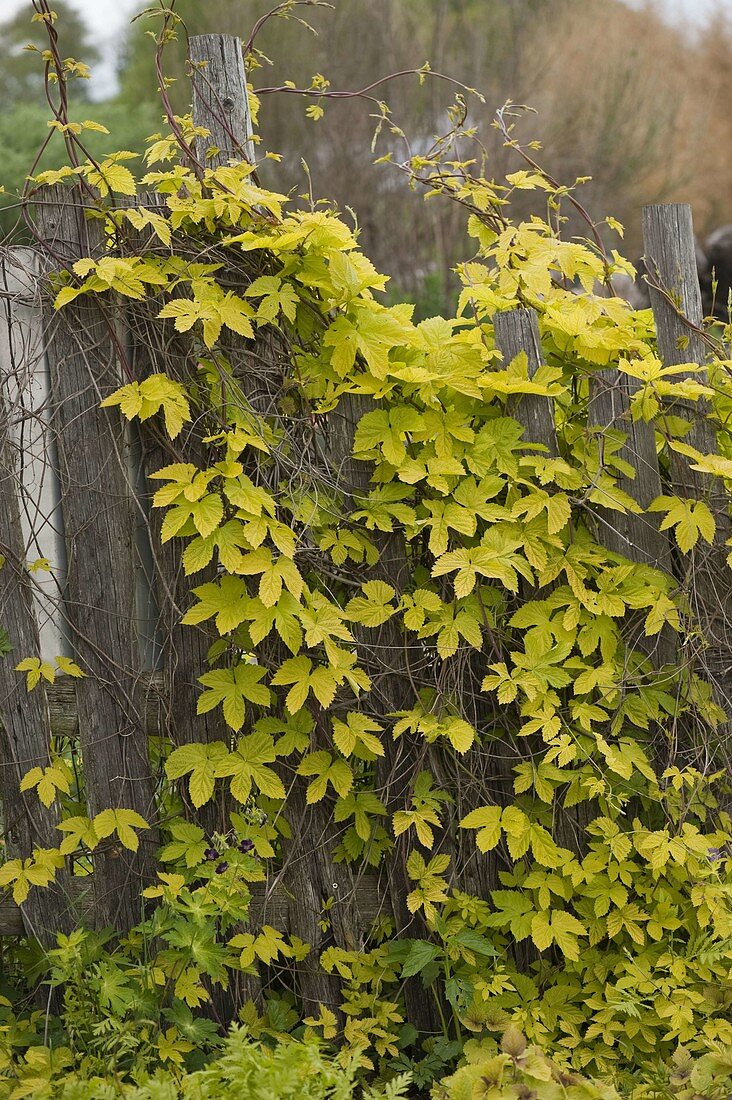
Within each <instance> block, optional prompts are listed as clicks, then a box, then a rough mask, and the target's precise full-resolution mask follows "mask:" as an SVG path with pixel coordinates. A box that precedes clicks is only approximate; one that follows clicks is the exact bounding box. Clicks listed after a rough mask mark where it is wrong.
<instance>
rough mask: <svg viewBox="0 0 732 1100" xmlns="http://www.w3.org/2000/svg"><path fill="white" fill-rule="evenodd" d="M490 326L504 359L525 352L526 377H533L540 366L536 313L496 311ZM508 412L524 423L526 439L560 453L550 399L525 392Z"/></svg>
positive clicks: (519, 310)
mask: <svg viewBox="0 0 732 1100" xmlns="http://www.w3.org/2000/svg"><path fill="white" fill-rule="evenodd" d="M493 328H494V331H495V335H496V345H497V347H498V348H499V350H500V352H501V354H502V355H503V360H504V362H505V363H506V364H508V363H510V362H512V361H513V360H514V359H515V358H516V356H517V355H520V354H521V353H522V352H524V353H525V355H526V357H527V359H528V364H529V378H533V377H534V375H535V374H536V372H537V370H538V369H539V367H540V366H542V365H543V359H542V354H541V341H540V339H539V322H538V319H537V316H536V312H535V311H534V310H533V309H510V310H505V311H504V312H502V313H496V315H495V317H494V318H493ZM511 415H512V416H513V417H514V418H515V419H516V420H518V422H519V424H523V426H524V431H525V435H526V439H527V440H528V441H530V442H531V443H543V444H544V446H545V447H546V448H547V450H548V452H549V454H550V455H552V456H556V455H557V454H558V453H559V451H558V448H557V433H556V430H555V427H554V412H553V410H552V403H551V400H550V398H548V397H541V396H540V395H539V394H532V393H524V394H522V395H521V397H520V398H519V400H518V401H517V402H516V405H515V407H514V408H512V409H511Z"/></svg>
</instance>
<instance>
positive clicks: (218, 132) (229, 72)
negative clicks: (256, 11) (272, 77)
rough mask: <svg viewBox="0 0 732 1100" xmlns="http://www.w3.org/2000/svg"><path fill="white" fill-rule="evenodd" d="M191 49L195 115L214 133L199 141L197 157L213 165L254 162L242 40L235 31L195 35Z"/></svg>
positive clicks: (199, 123)
mask: <svg viewBox="0 0 732 1100" xmlns="http://www.w3.org/2000/svg"><path fill="white" fill-rule="evenodd" d="M189 48H190V63H191V82H192V84H193V118H194V120H195V122H196V125H197V126H200V125H203V126H205V127H206V129H207V130H209V132H210V137H207V138H202V139H198V140H197V143H196V145H197V148H196V155H197V157H198V158H199V160H200V161H201V163H202V164H205V165H206V166H208V167H211V168H218V167H219V166H220V165H222V164H228V162H229V161H230V160H241V159H244V160H248V161H249V162H250V164H253V163H254V142H253V140H252V116H251V111H250V109H249V97H248V95H247V90H246V74H245V71H244V60H243V58H242V52H241V41H240V39H238V38H237V37H235V36H234V35H231V34H200V35H194V36H192V37H191V39H190V47H189Z"/></svg>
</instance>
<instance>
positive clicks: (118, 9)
mask: <svg viewBox="0 0 732 1100" xmlns="http://www.w3.org/2000/svg"><path fill="white" fill-rule="evenodd" d="M202 2H203V3H205V0H202ZM581 2H582V0H578V3H581ZM69 3H70V5H71V6H72V7H74V8H76V9H77V11H79V12H80V13H81V14H82V15H83V16H84V18H85V19H86V21H87V23H88V25H89V28H90V30H91V33H92V36H93V38H94V40H95V42H96V43H97V45H98V46H99V48H100V50H101V52H102V57H103V59H104V60H103V62H102V64H101V65H100V66H98V68H97V70H96V72H95V79H94V95H95V97H97V98H102V97H103V96H105V95H108V94H110V92H113V91H114V70H115V63H116V60H117V57H118V54H119V43H120V38H121V35H122V33H123V32H124V28H125V27H126V25H127V23H128V21H129V19H130V16H131V14H132V13H133V12H134V11H139V9H140V8H141V7H142V6H143V4H142V3H141V0H69ZM364 3H368V0H364ZM626 3H629V4H630V5H631V6H634V7H635V6H640V4H641V3H642V0H626ZM656 4H657V7H658V9H659V11H660V12H662V13H663V14H664V15H665V16H666V17H667V18H669V19H671V20H674V21H683V22H688V23H689V24H691V25H692V26H693V25H695V24H699V23H703V22H705V20H706V19H707V18H708V17H709V16H710V15H711V14H712V12H714V11H715V10H717V9H718V8H720V7H721V8H722V9H723V10H725V11H728V12H729V14H730V15H731V16H732V0H656ZM23 8H25V9H27V10H28V13H29V18H30V16H31V14H32V11H33V7H32V3H31V0H0V19H5V18H7V17H9V16H11V15H14V14H15V13H16V12H17V11H20V10H22V9H23Z"/></svg>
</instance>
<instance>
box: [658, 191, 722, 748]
mask: <svg viewBox="0 0 732 1100" xmlns="http://www.w3.org/2000/svg"><path fill="white" fill-rule="evenodd" d="M643 240H644V249H645V261H644V262H645V268H646V272H647V280H648V284H649V290H650V296H651V306H652V308H653V315H654V319H655V322H656V333H657V338H658V350H659V354H660V356H661V359H662V360H663V363H664V365H665V366H676V365H680V364H683V363H699V364H704V362H705V361H706V360H707V359H708V350H707V347H706V345H705V342H704V340H703V338H702V336H701V335H700V333H699V331H698V329H699V327H700V326H701V323H702V319H703V311H702V301H701V290H700V288H699V278H698V275H697V267H696V251H695V243H694V227H693V221H692V214H691V207H690V206H688V205H686V204H668V205H652V206H646V207H644V209H643ZM691 376H692V377H695V378H697V379H698V380H699V381H701V382H704V381H706V376H705V373H702V374H693V375H691ZM681 377H683V375H682V376H681ZM673 411H674V412H676V413H678V414H679V415H682V416H684V417H685V418H686V419H688V420H689V421H690V423H691V428H690V431H689V432H688V434H687V435H686V436H685V437H684V442H686V443H688V444H690V445H691V446H692V447H695V448H696V449H697V450H698V451H701V452H702V453H703V454H711V453H714V452H716V450H717V443H716V437H715V431H714V424H713V422H712V420H711V419H710V417H709V413H708V407H707V406H706V404H705V403H704V402H695V403H693V404H692V403H686V404H682V403H679V402H676V403H675V404H674V408H673ZM669 464H670V476H671V483H672V491H673V492H674V493H675V494H676V495H678V496H681V497H686V498H691V499H701V500H705V501H706V502H707V504H708V505H709V507H710V508H711V510H712V512H713V513H714V516H715V520H716V524H717V531H716V536H715V539H714V543H713V545H712V546H708V545H707V543H705V542H703V540H700V541H699V542H698V543H697V545H696V547H695V548H694V550H693V551H692V553H691V555H690V556H689V558H685V559H683V560H682V561H681V562H680V565H679V570H680V579H681V582H682V584H683V586H684V587H685V589H686V590H687V595H688V597H689V600H690V603H691V605H692V610H693V613H694V615H695V617H696V619H697V621H698V622H699V624H700V626H701V632H702V636H703V638H704V641H705V643H706V647H707V648H706V651H705V652H703V653H701V654H700V658H701V661H702V663H703V665H704V668H705V672H706V675H707V676H708V677H709V679H710V681H711V683H712V686H713V688H714V692H715V697H716V699H717V702H718V703H719V704H720V705H721V706H722V707H724V709H725V710H726V711H727V713H728V715H729V714H732V632H731V630H730V622H729V607H730V588H731V585H730V570H729V567H728V566H727V563H726V549H725V545H724V543H725V541H726V539H727V537H728V536H729V532H730V522H729V515H728V511H727V508H728V504H727V496H726V493H725V491H724V486H723V485H722V484H721V482H720V481H719V480H718V479H716V478H713V477H710V476H709V475H707V474H704V473H700V472H699V471H696V470H692V469H691V462H690V460H689V459H687V458H686V457H684V456H683V455H680V454H677V453H676V452H675V451H673V450H671V451H670V453H669ZM681 571H683V573H682V572H681ZM727 730H728V734H729V733H730V732H732V731H730V723H728V724H727Z"/></svg>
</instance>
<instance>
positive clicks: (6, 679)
mask: <svg viewBox="0 0 732 1100" xmlns="http://www.w3.org/2000/svg"><path fill="white" fill-rule="evenodd" d="M5 274H6V273H5V271H4V269H3V270H2V271H0V278H2V281H3V284H4V283H5ZM11 309H12V306H11V304H10V301H9V300H8V302H7V303H6V310H7V314H6V316H5V317H4V318H3V320H4V321H5V323H7V324H8V326H9V327H10V326H11V325H12V316H11ZM10 373H11V363H10V362H7V361H5V360H4V359H3V361H2V362H0V555H2V558H3V559H4V561H3V562H2V568H0V623H1V624H2V627H3V630H4V631H5V632H6V634H7V637H8V642H9V644H10V645H11V646H12V649H11V651H10V653H8V654H5V655H4V656H2V655H0V761H1V764H0V796H1V797H2V804H3V827H4V828H3V831H4V836H5V842H6V848H7V854H8V856H9V857H10V858H11V859H28V858H29V857H30V856H31V855H32V853H33V850H34V849H35V848H56V847H58V844H59V840H60V834H59V832H58V831H57V829H56V825H57V824H58V820H59V817H58V806H57V804H56V803H54V804H53V805H52V806H51V808H50V809H47V808H46V807H45V806H44V805H43V804H42V803H41V801H40V800H39V798H38V795H37V793H36V791H35V790H34V789H31V790H30V791H26V792H25V793H23V792H21V790H20V781H21V779H22V778H23V776H24V775H25V774H26V773H27V772H29V771H30V770H31V768H35V767H42V768H43V767H47V766H48V764H49V754H50V747H51V717H50V712H49V707H48V697H47V694H46V684H45V681H44V680H43V679H41V682H40V683H39V684H38V685H37V686H36V687H35V688H34V689H33V691H31V692H28V691H26V682H25V676H24V675H23V674H22V673H19V672H16V671H15V670H14V669H15V665H16V664H17V663H18V662H19V661H20V660H22V659H23V658H24V657H38V656H39V655H40V637H39V631H38V622H37V619H36V614H35V608H34V600H33V581H32V578H31V575H30V574H29V573H28V570H27V568H26V548H25V544H24V540H23V536H22V528H21V520H20V500H19V493H18V484H19V481H20V478H19V466H20V461H19V459H20V456H19V454H18V450H17V447H16V446H15V445H14V440H13V432H12V430H11V423H10V406H9V403H8V401H7V399H6V397H5V393H6V389H7V387H6V383H7V382H8V380H9V377H10ZM67 880H68V876H67V875H66V874H65V873H64V872H63V871H61V872H59V874H58V876H57V880H56V883H55V884H54V886H52V887H49V888H47V889H44V890H31V892H30V894H29V896H28V899H27V901H26V902H25V903H24V904H23V906H22V909H21V910H18V914H17V916H18V924H19V927H20V930H21V931H24V932H25V933H26V934H28V935H30V936H36V937H37V939H38V940H39V941H40V943H41V944H42V945H43V946H44V947H48V946H51V945H52V944H53V943H54V942H55V936H56V933H57V932H69V931H71V929H72V927H73V924H74V921H73V915H72V913H71V910H70V908H69V904H68V896H67V895H68V881H67Z"/></svg>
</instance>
